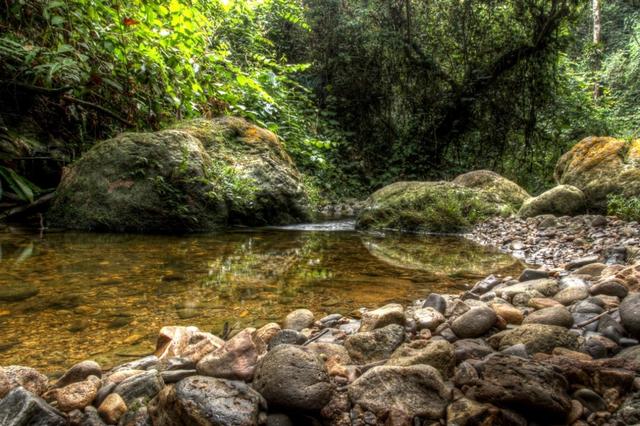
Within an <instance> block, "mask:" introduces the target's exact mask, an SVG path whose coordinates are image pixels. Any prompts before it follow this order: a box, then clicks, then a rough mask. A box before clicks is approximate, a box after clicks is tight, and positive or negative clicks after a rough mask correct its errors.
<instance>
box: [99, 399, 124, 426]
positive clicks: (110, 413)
mask: <svg viewBox="0 0 640 426" xmlns="http://www.w3.org/2000/svg"><path fill="white" fill-rule="evenodd" d="M126 412H127V404H125V402H124V400H123V399H122V397H121V396H120V395H118V394H117V393H112V394H109V395H108V396H107V397H106V398H105V399H104V401H102V403H101V404H100V406H99V407H98V414H99V415H100V417H102V419H103V420H104V421H105V422H106V423H107V424H110V425H115V424H118V420H120V417H122V415H123V414H124V413H126Z"/></svg>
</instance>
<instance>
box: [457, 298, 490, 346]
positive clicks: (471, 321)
mask: <svg viewBox="0 0 640 426" xmlns="http://www.w3.org/2000/svg"><path fill="white" fill-rule="evenodd" d="M495 322H496V313H495V312H494V310H493V309H491V308H489V307H488V306H477V307H475V308H471V309H470V310H469V311H467V312H465V313H464V314H462V315H461V316H459V317H458V318H456V320H455V321H453V323H452V324H451V330H453V332H454V333H455V334H456V336H458V337H461V338H469V337H479V336H482V335H483V334H484V333H486V332H487V331H489V329H490V328H491V327H492V326H493V324H494V323H495Z"/></svg>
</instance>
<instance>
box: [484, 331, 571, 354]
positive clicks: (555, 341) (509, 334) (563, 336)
mask: <svg viewBox="0 0 640 426" xmlns="http://www.w3.org/2000/svg"><path fill="white" fill-rule="evenodd" d="M487 341H488V342H489V344H490V345H491V346H492V347H493V348H495V349H498V350H502V349H504V348H507V347H509V346H512V345H515V344H518V343H524V344H525V346H526V347H527V353H530V354H535V353H537V352H545V353H550V352H551V351H552V350H553V349H554V348H556V347H565V348H568V349H571V350H578V349H580V347H581V345H582V342H583V339H582V337H579V336H577V335H576V334H574V333H571V332H570V331H569V330H567V329H566V328H564V327H559V326H556V325H547V324H523V325H521V326H520V327H518V328H515V329H512V330H505V331H501V332H499V333H497V334H494V335H493V336H491V337H489V338H488V339H487Z"/></svg>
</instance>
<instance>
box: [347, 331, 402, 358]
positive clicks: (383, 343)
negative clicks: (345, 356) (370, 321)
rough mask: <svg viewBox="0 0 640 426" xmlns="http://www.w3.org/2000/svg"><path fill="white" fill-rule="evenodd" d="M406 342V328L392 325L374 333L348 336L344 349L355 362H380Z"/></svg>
mask: <svg viewBox="0 0 640 426" xmlns="http://www.w3.org/2000/svg"><path fill="white" fill-rule="evenodd" d="M403 341H404V328H403V327H401V326H399V325H397V324H391V325H388V326H386V327H383V328H379V329H377V330H374V331H368V332H364V333H356V334H352V335H350V336H348V337H347V338H346V339H345V341H344V347H345V348H346V349H347V351H348V352H349V356H350V357H351V359H353V360H354V361H355V362H359V363H366V362H373V361H380V360H383V359H387V358H389V357H390V356H391V354H392V353H393V351H395V350H396V348H397V347H398V346H400V345H401V344H402V342H403Z"/></svg>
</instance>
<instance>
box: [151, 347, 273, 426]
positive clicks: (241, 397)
mask: <svg viewBox="0 0 640 426" xmlns="http://www.w3.org/2000/svg"><path fill="white" fill-rule="evenodd" d="M276 350H277V349H276ZM266 407H267V405H266V401H265V400H264V398H263V397H262V396H261V395H260V394H259V393H258V392H256V391H255V390H253V389H251V387H249V386H248V385H247V384H245V383H244V382H240V381H232V380H226V379H218V378H214V377H202V376H193V377H188V378H186V379H184V380H182V381H180V382H178V383H177V384H176V385H174V386H167V387H166V388H164V389H163V390H162V392H160V394H159V395H158V397H157V398H156V400H155V401H154V402H153V403H152V404H151V405H150V406H149V410H150V414H151V418H152V419H153V424H154V425H156V426H173V425H196V424H197V425H202V426H217V425H233V426H255V425H257V424H258V423H259V421H258V418H259V417H260V413H261V412H263V411H265V410H266Z"/></svg>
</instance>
